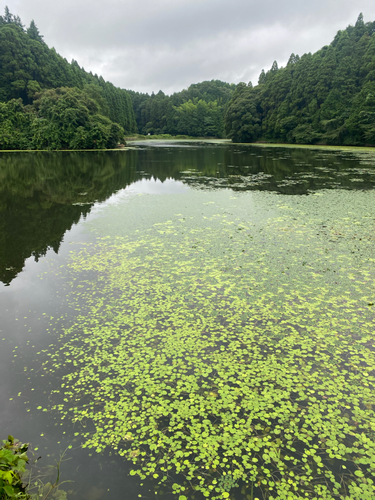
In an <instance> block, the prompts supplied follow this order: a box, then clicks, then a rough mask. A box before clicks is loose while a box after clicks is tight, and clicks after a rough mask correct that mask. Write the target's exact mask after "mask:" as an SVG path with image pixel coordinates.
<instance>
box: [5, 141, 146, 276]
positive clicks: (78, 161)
mask: <svg viewBox="0 0 375 500" xmlns="http://www.w3.org/2000/svg"><path fill="white" fill-rule="evenodd" d="M136 158H137V152H136V151H126V152H125V151H124V152H118V153H117V152H114V153H110V152H107V153H103V152H89V153H78V152H76V153H73V152H69V153H27V154H25V153H20V154H18V153H12V154H4V155H1V156H0V280H1V281H2V282H3V283H4V284H6V285H8V284H9V283H10V282H11V281H12V280H13V279H14V278H15V276H17V274H18V273H19V272H20V271H22V269H23V267H24V263H25V260H26V259H27V258H29V257H30V256H33V257H34V258H35V260H38V259H39V258H40V257H41V256H43V255H45V254H46V252H47V250H48V249H49V248H52V249H53V250H54V251H55V252H56V253H57V252H58V249H59V247H60V244H61V242H62V239H63V236H64V234H65V232H66V231H68V230H69V229H71V227H72V226H73V224H77V223H78V221H79V220H80V218H81V217H82V216H86V215H87V214H88V213H89V212H90V210H91V207H92V206H93V204H94V203H95V202H96V201H103V200H105V199H107V198H108V197H109V196H111V195H112V194H113V193H114V192H116V191H117V190H118V189H121V188H123V187H126V186H128V185H129V184H131V183H132V182H134V180H135V172H136Z"/></svg>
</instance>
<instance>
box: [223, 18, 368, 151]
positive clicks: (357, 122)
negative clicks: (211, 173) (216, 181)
mask: <svg viewBox="0 0 375 500" xmlns="http://www.w3.org/2000/svg"><path fill="white" fill-rule="evenodd" d="M374 32H375V22H369V23H364V21H363V16H362V14H360V15H359V17H358V20H357V22H356V24H355V26H348V28H346V29H345V30H344V31H339V32H338V33H337V35H336V36H335V38H334V40H333V42H332V43H331V44H330V45H329V46H325V47H323V48H322V49H320V50H319V51H318V52H316V53H315V54H311V53H308V54H304V55H303V56H302V57H299V56H296V55H294V54H292V55H291V56H290V58H289V61H288V64H287V65H286V67H285V68H278V65H277V62H276V61H275V62H274V63H273V65H272V68H271V69H270V70H269V71H268V72H267V73H265V72H264V71H262V73H261V75H260V77H259V82H258V85H257V86H256V87H253V86H252V85H251V83H250V84H248V85H246V84H245V83H240V84H239V85H238V86H237V88H236V91H235V93H234V95H233V98H232V100H231V102H230V105H229V107H228V110H227V114H226V117H225V130H226V133H227V136H228V137H229V138H231V139H233V141H235V142H254V141H261V140H264V141H268V142H287V143H300V144H315V143H323V144H337V145H344V144H347V145H364V144H368V145H374V144H375V107H374V106H375V34H374Z"/></svg>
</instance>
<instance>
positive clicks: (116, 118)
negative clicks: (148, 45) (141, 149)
mask: <svg viewBox="0 0 375 500" xmlns="http://www.w3.org/2000/svg"><path fill="white" fill-rule="evenodd" d="M57 89H65V90H64V91H62V90H60V91H58V90H57ZM67 89H71V90H67ZM47 90H50V91H54V92H51V93H50V94H48V93H46V91H47ZM83 94H86V98H85V99H86V101H85V104H84V105H87V103H88V102H89V101H90V99H91V100H93V101H95V102H96V107H97V110H96V112H93V111H92V110H93V106H91V107H90V106H89V107H88V108H87V110H88V111H87V112H88V113H89V115H90V117H91V118H90V119H88V120H86V122H85V125H82V124H81V125H80V126H83V127H86V129H87V127H89V128H90V127H91V125H92V126H93V127H94V128H95V130H96V131H97V130H98V129H100V130H104V129H103V127H104V128H105V127H111V126H112V125H110V123H111V124H112V123H114V124H117V125H116V127H117V128H118V130H121V129H123V131H124V132H125V133H133V132H136V131H137V125H136V121H135V116H134V111H133V106H132V101H131V99H130V96H129V94H128V92H126V90H123V89H120V88H118V87H115V86H114V85H113V84H111V83H110V82H106V81H105V80H104V79H103V78H102V77H100V76H98V75H93V74H92V73H88V72H86V71H85V70H84V69H83V68H81V67H80V66H79V64H78V63H77V62H76V61H74V60H73V61H72V62H71V63H69V62H68V61H67V60H66V59H64V58H63V57H61V56H60V55H59V54H57V52H56V51H55V49H54V48H52V49H50V48H49V47H48V46H47V45H46V43H44V41H43V36H42V35H41V34H40V33H39V30H38V27H37V25H36V24H35V22H34V21H31V23H30V26H29V27H28V28H27V29H26V28H25V27H24V26H23V24H22V22H21V20H20V18H19V17H18V16H14V15H13V14H11V13H10V11H9V9H8V7H6V8H5V13H4V16H0V103H2V104H1V110H2V111H1V113H2V114H3V115H4V113H5V115H6V116H7V119H6V120H7V124H4V123H1V126H0V127H1V132H0V134H1V135H0V144H1V147H2V146H4V145H6V144H7V145H8V147H10V145H11V143H12V144H13V145H14V147H15V146H16V145H17V146H18V148H20V149H23V146H25V144H26V143H25V142H24V140H23V139H22V141H21V142H17V141H18V139H17V138H19V137H20V135H19V134H21V135H22V134H23V135H24V136H25V137H26V136H27V137H28V140H27V141H28V142H27V141H26V142H27V143H28V145H29V146H33V147H36V146H37V144H36V143H35V137H34V135H33V133H32V131H31V129H30V131H31V132H30V131H29V132H27V130H26V129H27V127H26V123H29V122H30V123H32V122H33V123H34V121H35V120H34V119H35V117H37V118H38V120H42V119H43V120H47V121H51V119H52V118H51V117H52V116H54V115H52V114H51V113H48V116H49V118H47V117H45V116H44V115H43V116H42V115H40V113H46V108H45V106H44V107H42V110H41V109H39V107H38V106H36V105H35V101H36V100H40V99H41V95H43V96H44V97H43V99H42V100H43V102H44V103H45V102H46V99H47V96H48V95H49V96H50V97H51V96H52V95H54V96H55V97H56V99H57V101H56V102H59V106H60V105H62V103H63V101H65V100H66V99H68V96H69V97H70V98H71V100H70V103H71V105H72V106H76V105H77V106H78V108H77V109H76V108H72V110H71V111H70V113H71V114H73V115H74V114H75V113H78V109H81V104H82V100H83V99H84V97H83ZM73 95H74V96H76V100H74V99H73V98H72V96H73ZM57 96H58V98H57ZM78 96H79V97H78ZM48 102H49V103H50V104H51V106H55V105H56V102H55V101H53V100H49V101H48ZM82 105H83V104H82ZM22 106H24V107H25V109H23V108H22ZM28 106H32V109H31V108H28ZM21 109H22V112H21V111H20V110H21ZM16 110H17V111H16ZM81 111H82V109H81ZM13 112H14V113H18V115H17V116H11V115H12V113H13ZM20 113H21V114H23V115H24V117H23V118H22V120H23V121H22V124H21V123H20V115H19V114H20ZM33 113H34V114H33ZM35 113H36V115H35ZM68 114H69V113H67V115H68ZM98 114H100V115H101V119H100V120H99V121H98V119H97V118H95V119H94V118H93V117H94V115H97V116H98ZM35 123H36V122H35ZM35 123H34V125H33V127H34V128H35ZM74 123H78V121H75V122H74ZM15 124H17V128H15V129H14V134H15V138H13V139H10V138H9V137H8V135H7V133H6V130H8V128H7V127H11V126H15ZM55 125H56V126H57V124H55ZM49 126H50V128H51V127H52V128H53V126H52V124H51V123H50V125H49ZM25 127H26V128H25ZM40 127H42V125H40ZM72 127H73V125H72V126H71V128H72ZM116 127H115V125H113V126H112V131H114V130H115V128H116ZM34 128H33V129H32V130H34ZM52 128H51V130H52ZM9 130H11V129H9ZM60 132H61V134H62V137H61V138H60V139H59V141H57V142H56V141H55V142H54V141H52V142H50V141H48V143H49V144H58V143H59V144H61V145H69V147H73V144H74V141H73V142H71V140H72V139H71V138H70V139H69V140H68V138H67V136H66V130H65V129H61V130H60ZM81 132H82V131H81ZM4 133H5V135H4ZM30 133H31V135H30ZM95 133H96V132H95V131H94V130H92V131H91V132H90V134H91V136H92V137H94V135H95ZM112 135H113V134H112ZM115 135H116V134H115ZM93 140H94V141H96V142H95V143H94V144H104V142H106V141H104V142H103V141H102V140H101V139H99V138H98V139H93ZM90 141H91V139H87V141H86V140H85V141H83V142H84V143H85V144H91V142H90ZM78 142H79V143H80V144H81V143H82V141H78ZM78 142H77V144H78ZM109 142H110V143H111V141H109ZM112 142H113V141H112ZM51 147H52V146H51Z"/></svg>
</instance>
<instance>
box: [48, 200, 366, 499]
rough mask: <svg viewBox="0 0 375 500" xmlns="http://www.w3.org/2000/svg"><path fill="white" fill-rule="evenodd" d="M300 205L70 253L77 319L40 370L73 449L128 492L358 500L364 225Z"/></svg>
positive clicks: (178, 220)
mask: <svg viewBox="0 0 375 500" xmlns="http://www.w3.org/2000/svg"><path fill="white" fill-rule="evenodd" d="M313 198H314V197H311V199H309V200H308V201H306V203H308V204H310V205H309V213H310V214H312V213H313V211H312V208H314V207H315V208H316V210H317V211H318V208H317V207H318V204H316V205H314V203H315V201H314V199H313ZM323 198H324V197H323ZM320 199H321V198H320ZM298 203H299V202H298ZM298 203H297V204H294V205H293V203H288V202H285V201H284V200H283V203H280V204H279V207H278V211H277V214H276V216H274V217H270V218H268V219H266V220H264V221H263V222H262V223H259V224H258V225H254V224H251V223H247V222H246V221H245V220H244V219H242V220H237V219H236V218H235V217H229V216H227V215H226V214H223V213H222V212H220V213H215V212H214V210H215V208H214V207H213V208H211V209H210V210H211V211H209V210H208V209H207V211H206V212H205V215H204V216H203V217H202V220H201V221H200V222H201V225H200V226H196V225H195V222H196V221H194V220H193V221H191V222H190V225H189V221H186V220H185V219H184V217H182V216H181V214H179V215H178V216H176V217H173V218H171V220H168V221H166V222H165V223H159V224H155V225H154V226H153V227H152V228H151V229H149V230H145V231H143V232H139V233H138V235H137V236H134V235H133V236H132V237H125V236H118V237H103V238H98V239H97V240H96V241H95V244H94V243H92V242H90V244H87V245H83V246H82V248H81V249H79V250H76V251H73V252H72V254H71V260H70V272H71V275H72V277H73V278H74V287H72V292H71V296H70V301H71V303H72V305H73V306H75V307H76V309H77V318H76V320H75V322H74V324H73V325H72V326H71V327H69V328H66V329H65V331H64V332H63V335H62V336H61V338H60V342H59V345H58V346H57V347H52V346H51V348H50V350H49V351H48V352H45V353H44V356H45V357H46V358H47V359H46V360H45V362H44V369H45V370H46V371H47V373H49V374H53V373H56V374H58V375H59V376H61V377H62V383H61V389H58V390H55V391H53V393H54V394H55V396H54V397H55V398H56V399H55V404H54V406H53V407H54V409H55V410H56V411H58V412H59V414H60V415H61V417H62V418H69V419H71V420H72V421H74V422H77V423H78V422H80V423H81V424H82V431H81V440H82V444H83V446H85V447H88V448H91V449H93V450H96V451H97V452H98V453H100V452H101V451H103V450H104V449H105V448H108V447H109V448H111V449H112V450H115V451H116V452H117V453H118V454H120V455H121V456H124V457H126V458H127V459H128V460H131V461H132V462H133V463H134V468H133V471H132V474H134V475H135V474H138V475H139V476H140V478H141V479H145V478H146V477H152V478H154V479H155V481H157V482H159V483H168V482H169V481H170V478H171V477H172V476H174V475H175V474H176V473H177V474H179V475H181V476H184V477H185V478H186V480H187V483H186V484H189V485H190V486H189V487H187V485H186V484H183V482H182V481H181V482H179V481H178V482H174V483H173V484H172V485H171V488H172V490H173V491H174V492H175V493H176V494H177V495H179V496H180V499H181V500H185V499H186V498H188V497H189V495H190V490H189V488H192V489H194V490H195V491H199V492H201V494H202V495H203V496H205V497H209V498H211V499H215V498H229V497H230V495H231V491H232V490H233V488H236V487H237V486H238V485H242V486H245V490H246V491H247V493H248V494H250V492H252V491H254V488H255V489H256V490H257V491H262V494H263V496H264V498H267V499H270V500H272V499H296V498H308V499H314V498H316V499H322V498H325V499H339V498H340V499H341V498H348V499H349V498H350V499H371V498H374V495H375V484H374V477H375V413H374V404H375V401H374V385H375V377H374V369H375V351H374V347H375V339H374V335H373V332H374V308H371V307H370V305H369V304H371V303H372V302H371V301H373V296H374V278H375V274H374V268H373V260H374V259H372V258H371V256H370V253H369V249H370V248H371V245H372V244H373V243H372V240H371V238H373V232H372V228H373V222H372V219H371V218H370V216H369V214H367V215H368V217H367V215H366V213H364V212H363V210H362V209H361V211H358V213H360V215H358V213H357V214H355V215H353V214H352V215H351V216H350V218H346V217H343V214H342V215H341V217H340V218H335V215H334V213H333V215H332V213H331V214H328V215H327V216H326V220H322V219H321V218H320V216H321V206H322V205H324V203H325V202H324V200H322V201H321V202H320V205H319V207H320V208H319V210H320V212H319V214H320V215H319V214H317V215H316V216H311V217H310V218H307V217H306V216H305V215H304V213H305V212H304V210H305V208H306V207H304V206H301V205H299V204H298ZM347 219H348V220H347ZM359 235H361V242H360V243H358V242H357V239H356V238H358V236H359ZM357 244H358V245H359V247H358V248H359V249H360V250H361V252H360V253H359V254H358V252H356V251H355V250H354V249H355V248H356V246H355V245H357ZM360 255H362V257H360ZM363 255H364V256H363ZM59 394H62V395H63V396H62V399H61V400H59V397H60V396H59Z"/></svg>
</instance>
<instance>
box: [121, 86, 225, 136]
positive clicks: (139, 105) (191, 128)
mask: <svg viewBox="0 0 375 500" xmlns="http://www.w3.org/2000/svg"><path fill="white" fill-rule="evenodd" d="M234 88H235V85H234V84H232V85H230V84H228V83H224V82H221V81H220V80H211V81H206V82H201V83H196V84H192V85H190V87H189V88H188V89H185V90H182V91H181V92H177V93H175V94H173V95H171V96H166V95H165V94H164V93H163V92H162V91H159V92H158V93H157V94H151V96H149V95H148V94H140V93H139V92H134V91H131V90H130V91H128V92H129V93H130V95H131V98H132V102H133V107H134V112H135V116H136V120H137V125H138V130H139V132H140V133H142V134H152V135H158V134H173V135H189V136H191V137H208V136H214V137H223V131H224V113H225V108H226V106H227V104H228V102H229V100H230V98H231V96H232V93H233V91H234Z"/></svg>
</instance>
